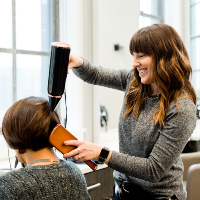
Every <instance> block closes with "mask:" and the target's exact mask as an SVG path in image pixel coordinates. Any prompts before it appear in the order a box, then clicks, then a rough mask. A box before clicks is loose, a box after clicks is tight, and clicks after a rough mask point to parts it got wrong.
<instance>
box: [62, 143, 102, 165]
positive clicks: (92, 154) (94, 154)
mask: <svg viewBox="0 0 200 200" xmlns="http://www.w3.org/2000/svg"><path fill="white" fill-rule="evenodd" d="M64 144H65V145H72V146H77V148H76V149H74V150H72V151H70V152H69V153H66V154H64V155H63V157H64V158H69V157H72V159H73V160H77V161H85V160H91V159H95V160H98V159H99V154H100V152H101V149H102V147H101V146H99V145H96V144H93V143H90V142H86V141H77V140H68V141H65V142H64Z"/></svg>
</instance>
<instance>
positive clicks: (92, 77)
mask: <svg viewBox="0 0 200 200" xmlns="http://www.w3.org/2000/svg"><path fill="white" fill-rule="evenodd" d="M72 70H73V72H74V74H75V75H76V76H78V77H79V78H81V79H82V80H83V81H84V82H87V83H89V84H93V85H100V86H105V87H108V88H113V89H117V90H121V91H125V89H126V86H127V79H128V77H129V75H130V73H131V70H125V69H124V70H111V69H104V68H102V67H95V66H93V65H92V64H91V63H90V62H88V61H87V60H84V64H83V65H82V66H80V67H77V68H73V69H72Z"/></svg>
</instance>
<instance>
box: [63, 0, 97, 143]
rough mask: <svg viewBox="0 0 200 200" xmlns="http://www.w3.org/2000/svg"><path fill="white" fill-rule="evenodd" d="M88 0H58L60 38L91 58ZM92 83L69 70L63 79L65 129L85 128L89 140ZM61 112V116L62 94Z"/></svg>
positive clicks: (90, 138)
mask: <svg viewBox="0 0 200 200" xmlns="http://www.w3.org/2000/svg"><path fill="white" fill-rule="evenodd" d="M91 2H92V0H84V1H82V0H60V41H62V42H66V43H69V44H70V45H71V52H73V53H76V54H78V55H80V56H82V57H83V58H87V59H89V60H91V61H92V37H91V34H92V24H91V23H92V22H91V20H92V17H91V13H92V8H91V7H92V4H91ZM92 90H93V88H92V86H91V85H88V84H86V83H83V81H81V80H80V79H78V78H77V77H76V76H75V75H74V74H73V72H72V71H71V70H70V71H69V74H68V76H67V81H66V91H67V109H68V111H67V113H68V116H67V129H68V130H69V131H71V132H72V133H74V129H78V130H83V129H84V130H85V128H86V134H85V139H86V140H88V141H92V137H93V136H92V132H93V131H92V127H93V118H92V111H93V106H92ZM61 108H62V109H61V115H62V117H64V116H65V108H64V97H63V98H62V102H61Z"/></svg>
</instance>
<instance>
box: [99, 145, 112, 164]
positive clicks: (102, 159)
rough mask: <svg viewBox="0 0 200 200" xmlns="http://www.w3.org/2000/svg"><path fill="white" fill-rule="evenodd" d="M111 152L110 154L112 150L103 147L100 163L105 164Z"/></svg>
mask: <svg viewBox="0 0 200 200" xmlns="http://www.w3.org/2000/svg"><path fill="white" fill-rule="evenodd" d="M109 152H110V150H109V149H108V148H106V147H103V148H102V149H101V152H100V154H99V159H98V160H99V162H102V163H103V162H104V161H105V160H106V159H107V157H108V154H109Z"/></svg>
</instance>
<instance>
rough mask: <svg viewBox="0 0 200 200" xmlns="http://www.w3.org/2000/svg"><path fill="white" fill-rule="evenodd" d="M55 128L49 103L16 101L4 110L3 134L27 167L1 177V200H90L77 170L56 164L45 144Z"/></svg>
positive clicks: (55, 117) (70, 164) (70, 165)
mask: <svg viewBox="0 0 200 200" xmlns="http://www.w3.org/2000/svg"><path fill="white" fill-rule="evenodd" d="M57 124H60V120H59V116H58V114H57V112H56V111H54V112H50V105H49V102H48V101H47V100H46V99H44V98H41V97H28V98H25V99H22V100H19V101H17V102H16V103H14V104H13V105H12V106H11V107H10V108H9V109H8V110H7V112H6V114H5V116H4V119H3V124H2V133H3V135H4V137H5V140H6V142H7V143H8V145H9V147H10V148H12V149H14V150H15V152H16V155H17V157H18V160H19V161H20V162H22V163H24V164H26V165H27V167H25V168H21V169H18V170H13V171H11V172H9V173H6V174H4V175H3V176H1V177H0V199H10V200H11V199H12V200H13V199H16V200H17V199H20V200H25V199H26V200H27V199H44V200H46V199H48V200H50V199H52V200H55V199H62V200H63V199H69V200H70V199H72V200H76V199H78V200H87V199H90V197H89V195H88V191H87V185H86V181H85V178H84V176H83V174H82V173H81V171H80V169H79V168H78V167H77V166H76V165H75V164H74V163H73V162H69V161H65V160H59V159H58V157H57V156H56V154H55V152H54V150H53V148H52V146H51V145H50V144H49V142H48V138H49V134H50V133H51V131H52V130H53V128H54V127H55V126H56V125H57ZM41 159H45V160H41ZM48 159H49V160H48Z"/></svg>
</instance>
